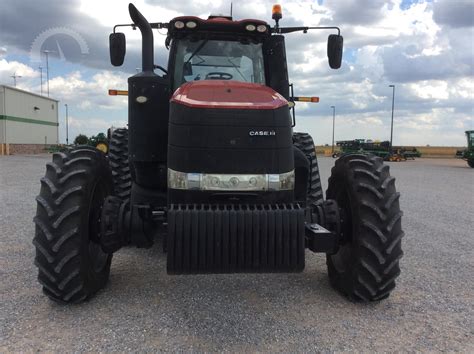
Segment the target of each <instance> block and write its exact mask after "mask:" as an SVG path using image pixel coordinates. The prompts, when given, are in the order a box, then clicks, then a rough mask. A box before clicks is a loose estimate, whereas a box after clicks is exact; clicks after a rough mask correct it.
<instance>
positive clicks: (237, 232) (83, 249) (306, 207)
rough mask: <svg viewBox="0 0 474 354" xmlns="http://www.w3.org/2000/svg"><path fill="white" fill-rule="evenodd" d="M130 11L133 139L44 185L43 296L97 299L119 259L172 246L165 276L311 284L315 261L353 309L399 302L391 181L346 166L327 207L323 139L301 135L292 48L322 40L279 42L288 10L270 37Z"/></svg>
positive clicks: (118, 137) (76, 160)
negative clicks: (162, 62) (309, 268)
mask: <svg viewBox="0 0 474 354" xmlns="http://www.w3.org/2000/svg"><path fill="white" fill-rule="evenodd" d="M129 12H130V16H131V18H132V21H133V23H132V24H130V25H117V26H116V27H115V28H114V33H112V34H111V35H110V54H111V62H112V64H113V65H115V66H119V65H121V64H122V63H123V60H124V55H125V36H124V34H123V33H117V32H115V29H116V28H117V27H118V26H131V27H133V28H138V29H139V30H140V31H141V35H142V72H140V73H138V74H136V75H134V76H132V77H130V78H129V79H128V87H129V88H128V100H129V118H128V129H117V130H115V131H114V133H113V134H112V137H111V139H110V152H109V155H108V156H106V155H105V154H104V153H103V152H101V151H99V150H97V149H95V148H93V147H89V146H82V147H81V146H80V147H76V148H74V149H72V150H70V151H68V152H65V153H56V154H54V155H53V159H52V162H50V163H48V164H47V168H46V175H45V177H44V178H42V179H41V191H40V194H39V196H38V197H37V199H36V200H37V202H38V208H37V214H36V217H35V218H34V221H35V223H36V232H35V237H34V241H33V243H34V245H35V246H36V258H35V263H36V265H37V266H38V268H39V276H38V279H39V282H40V283H41V285H42V287H43V291H44V293H45V294H46V295H47V296H48V297H50V298H51V299H53V300H55V301H59V302H65V303H77V302H80V301H82V300H85V299H88V298H90V297H92V296H93V295H94V294H95V293H96V292H97V291H98V290H100V289H101V288H103V287H104V286H105V284H106V283H107V280H108V277H109V273H110V266H111V261H112V255H113V253H114V252H116V251H118V250H119V249H120V248H121V247H124V246H127V245H130V244H132V245H136V246H138V247H151V246H152V245H153V242H154V240H155V239H156V238H159V237H161V238H162V244H163V248H164V250H165V251H166V252H167V271H168V273H169V274H196V273H239V272H243V273H249V272H302V271H303V269H304V267H305V257H307V256H310V253H309V252H307V251H306V250H307V249H308V250H309V251H312V252H319V253H325V254H326V257H327V266H328V273H329V280H330V283H331V284H332V285H333V286H334V288H336V289H337V290H338V291H340V292H341V293H343V294H345V295H346V296H347V297H349V298H350V299H351V300H354V301H375V300H380V299H384V298H386V297H388V296H389V294H390V292H391V291H392V290H393V289H394V287H395V279H396V278H397V276H398V275H399V273H400V270H399V260H400V258H401V256H402V250H401V238H402V236H403V232H402V229H401V216H402V212H401V211H400V208H399V193H397V192H396V190H395V185H394V178H393V177H391V176H390V174H389V167H388V166H385V165H384V164H383V162H382V159H381V158H379V157H375V156H372V155H365V154H348V155H343V156H341V157H340V158H339V159H338V160H337V161H336V163H335V166H334V167H333V169H332V173H331V177H330V178H329V187H328V190H327V192H326V200H324V198H323V193H322V190H321V183H320V178H319V170H318V163H317V159H316V154H315V148H314V144H313V140H312V138H311V137H310V136H309V135H308V134H306V133H293V126H294V121H293V117H292V115H291V110H290V108H291V107H292V106H293V101H295V100H297V98H295V97H293V96H292V95H290V92H291V91H292V90H290V85H289V82H288V73H287V62H286V53H285V37H284V34H288V33H291V32H297V31H302V32H307V31H308V30H311V29H315V28H313V27H280V26H279V20H280V18H281V9H280V8H279V6H278V5H276V6H274V11H273V16H272V17H273V19H274V20H275V25H274V26H270V25H269V24H267V23H266V22H263V21H260V20H252V19H249V20H240V21H234V20H232V18H231V17H225V16H211V17H209V18H208V19H206V20H203V19H201V18H197V17H178V18H175V19H173V20H171V21H170V22H169V23H149V22H148V21H147V20H146V19H145V17H144V16H143V15H142V14H141V13H140V12H139V11H138V10H137V9H136V8H135V6H133V5H132V4H130V5H129ZM320 28H321V27H320ZM322 28H323V29H330V30H337V32H338V34H331V35H330V36H329V38H328V51H327V54H328V59H329V65H330V66H331V68H333V69H337V68H339V67H340V65H341V58H342V42H343V40H342V37H341V36H340V34H339V29H338V28H336V27H329V28H328V27H322ZM152 29H166V30H167V31H168V34H167V38H166V47H167V48H168V49H169V61H168V65H167V69H165V68H163V67H161V66H158V65H155V63H154V59H153V54H154V44H153V33H152ZM155 69H158V70H159V71H160V72H161V73H162V75H158V74H156V73H155ZM144 286H145V284H144Z"/></svg>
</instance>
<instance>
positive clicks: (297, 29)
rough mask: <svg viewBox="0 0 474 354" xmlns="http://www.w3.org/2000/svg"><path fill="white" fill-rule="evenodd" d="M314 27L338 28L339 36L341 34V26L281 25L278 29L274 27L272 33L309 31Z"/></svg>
mask: <svg viewBox="0 0 474 354" xmlns="http://www.w3.org/2000/svg"><path fill="white" fill-rule="evenodd" d="M313 29H324V30H328V29H335V30H337V35H338V36H340V35H341V30H340V28H339V27H279V28H278V29H275V28H272V33H279V34H283V33H292V32H303V33H307V32H308V30H313Z"/></svg>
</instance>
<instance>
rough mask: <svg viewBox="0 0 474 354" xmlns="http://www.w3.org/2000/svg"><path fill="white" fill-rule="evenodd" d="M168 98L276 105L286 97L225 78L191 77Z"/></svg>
mask: <svg viewBox="0 0 474 354" xmlns="http://www.w3.org/2000/svg"><path fill="white" fill-rule="evenodd" d="M171 102H175V103H178V104H183V105H186V106H190V107H198V108H227V109H228V108H233V109H277V108H280V107H282V106H286V105H288V101H287V100H286V99H285V98H284V97H283V96H282V95H280V94H279V93H277V92H276V91H274V90H272V89H271V88H269V87H267V86H264V85H260V84H253V83H246V82H239V81H228V80H203V81H192V82H188V83H186V84H184V85H182V86H181V87H180V88H178V89H177V90H176V91H175V92H174V94H173V97H171Z"/></svg>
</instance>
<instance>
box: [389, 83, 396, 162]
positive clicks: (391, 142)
mask: <svg viewBox="0 0 474 354" xmlns="http://www.w3.org/2000/svg"><path fill="white" fill-rule="evenodd" d="M388 87H391V88H392V89H393V93H392V123H391V126H390V154H392V146H393V111H394V108H395V85H388Z"/></svg>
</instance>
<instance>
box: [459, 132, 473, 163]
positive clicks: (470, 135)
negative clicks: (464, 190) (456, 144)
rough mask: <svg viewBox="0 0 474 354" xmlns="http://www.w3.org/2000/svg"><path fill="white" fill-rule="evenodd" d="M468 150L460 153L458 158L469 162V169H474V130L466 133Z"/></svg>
mask: <svg viewBox="0 0 474 354" xmlns="http://www.w3.org/2000/svg"><path fill="white" fill-rule="evenodd" d="M466 136H467V149H465V150H463V151H458V153H457V154H456V157H459V158H462V159H463V160H466V161H467V164H468V165H469V167H471V168H474V130H468V131H466Z"/></svg>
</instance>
